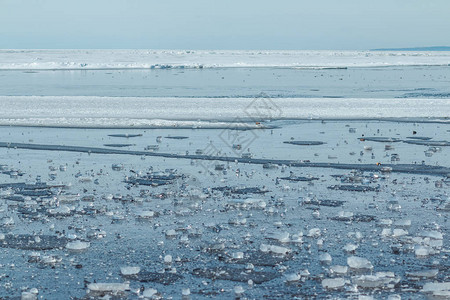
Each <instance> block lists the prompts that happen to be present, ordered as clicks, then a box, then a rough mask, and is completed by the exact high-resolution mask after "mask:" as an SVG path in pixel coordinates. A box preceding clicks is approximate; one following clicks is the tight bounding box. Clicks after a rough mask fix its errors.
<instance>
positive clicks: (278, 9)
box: [0, 0, 450, 49]
mask: <svg viewBox="0 0 450 300" xmlns="http://www.w3.org/2000/svg"><path fill="white" fill-rule="evenodd" d="M449 12H450V0H340V1H339V0H312V1H302V0H278V1H265V0H259V1H256V0H215V1H214V0H158V1H156V0H76V1H74V0H0V48H3V49H5V48H86V49H88V48H120V49H128V48H150V49H371V48H384V47H413V46H432V45H439V46H441V45H450V40H449V39H450V38H449V37H450V17H449V16H448V14H449Z"/></svg>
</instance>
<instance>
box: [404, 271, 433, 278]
mask: <svg viewBox="0 0 450 300" xmlns="http://www.w3.org/2000/svg"><path fill="white" fill-rule="evenodd" d="M438 273H439V270H438V269H431V270H422V271H416V272H407V273H406V276H408V277H417V278H434V277H436V276H437V274H438Z"/></svg>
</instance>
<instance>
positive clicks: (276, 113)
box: [0, 96, 450, 128]
mask: <svg viewBox="0 0 450 300" xmlns="http://www.w3.org/2000/svg"><path fill="white" fill-rule="evenodd" d="M0 106H1V108H2V109H1V110H0V125H3V126H44V127H45V126H49V127H83V128H208V127H209V128H228V127H230V125H229V124H227V123H226V122H234V123H238V124H239V123H241V125H242V126H251V125H244V124H243V123H244V122H249V123H252V122H253V125H254V127H255V128H256V127H258V126H261V125H257V124H256V122H266V121H273V120H295V119H320V120H321V119H326V120H338V119H341V120H343V119H349V120H351V119H355V120H356V119H360V120H364V119H402V118H403V119H423V120H424V121H428V122H440V123H449V122H450V120H449V116H450V99H442V98H439V99H418V98H414V99H404V98H389V99H379V98H271V99H269V98H174V97H98V96H0ZM265 126H267V122H266V123H265Z"/></svg>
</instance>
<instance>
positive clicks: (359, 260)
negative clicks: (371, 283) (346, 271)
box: [347, 256, 373, 269]
mask: <svg viewBox="0 0 450 300" xmlns="http://www.w3.org/2000/svg"><path fill="white" fill-rule="evenodd" d="M347 264H348V266H349V267H350V268H352V269H373V265H372V263H371V262H370V261H369V260H367V259H365V258H363V257H358V256H350V257H348V258H347Z"/></svg>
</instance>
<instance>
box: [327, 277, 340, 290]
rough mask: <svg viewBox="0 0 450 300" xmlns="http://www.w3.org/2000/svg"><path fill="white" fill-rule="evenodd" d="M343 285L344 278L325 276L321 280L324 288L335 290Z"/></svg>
mask: <svg viewBox="0 0 450 300" xmlns="http://www.w3.org/2000/svg"><path fill="white" fill-rule="evenodd" d="M344 286H345V279H344V278H327V279H324V280H322V287H323V288H324V289H329V290H335V289H340V288H342V287H344Z"/></svg>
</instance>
